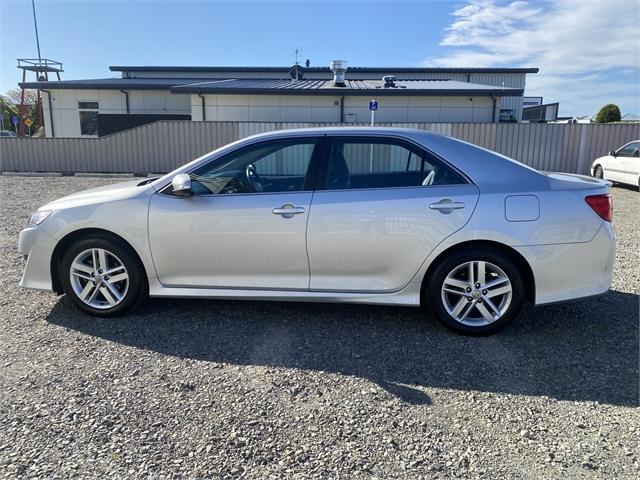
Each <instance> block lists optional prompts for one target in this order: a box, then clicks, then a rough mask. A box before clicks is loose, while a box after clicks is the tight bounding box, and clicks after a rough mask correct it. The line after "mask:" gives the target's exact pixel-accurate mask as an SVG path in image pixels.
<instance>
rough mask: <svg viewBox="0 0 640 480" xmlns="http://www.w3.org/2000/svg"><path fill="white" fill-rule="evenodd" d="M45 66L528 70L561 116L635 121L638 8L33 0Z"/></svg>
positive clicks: (13, 27)
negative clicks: (623, 115) (608, 108)
mask: <svg viewBox="0 0 640 480" xmlns="http://www.w3.org/2000/svg"><path fill="white" fill-rule="evenodd" d="M36 8H37V14H38V26H39V31H40V43H41V49H42V55H43V57H48V58H52V59H55V60H60V61H62V62H63V63H64V70H65V72H64V73H63V78H65V79H78V78H104V77H109V76H114V72H110V71H109V70H108V66H109V65H290V64H292V63H293V50H294V48H295V47H299V48H301V49H302V55H301V56H302V60H303V61H304V60H305V59H306V58H309V59H310V60H311V63H312V65H321V66H325V65H328V63H329V61H330V60H332V59H336V58H340V59H346V60H348V62H349V65H351V66H438V65H443V66H514V67H515V66H531V67H540V69H541V72H540V73H539V74H537V75H531V76H530V77H529V79H528V83H527V94H528V95H540V96H544V97H545V101H549V102H551V101H559V102H560V114H561V115H589V114H594V113H595V112H596V111H597V109H598V108H599V107H600V106H601V105H602V104H604V103H608V102H614V103H618V104H619V105H620V107H621V109H622V111H623V112H630V113H635V114H640V91H639V87H638V85H639V84H640V36H639V35H638V25H640V8H638V2H637V1H636V0H607V1H599V0H593V1H591V0H545V1H533V0H531V1H519V0H517V1H500V0H460V1H428V0H425V1H409V2H404V1H386V2H385V1H342V2H327V1H323V2H317V1H303V0H298V1H289V2H273V1H260V2H248V1H241V0H236V1H234V2H222V1H209V2H193V1H126V2H125V1H117V0H111V1H107V0H101V1H93V0H84V1H75V2H73V1H59V0H58V1H54V0H36ZM31 15H32V14H31V2H30V0H0V42H1V43H0V55H1V59H2V63H1V67H0V91H2V92H4V91H6V90H7V89H9V88H14V87H15V86H16V84H17V82H18V80H19V74H18V70H17V69H16V68H15V64H16V62H15V59H16V58H18V57H35V56H37V55H36V46H35V37H34V32H33V25H32V16H31Z"/></svg>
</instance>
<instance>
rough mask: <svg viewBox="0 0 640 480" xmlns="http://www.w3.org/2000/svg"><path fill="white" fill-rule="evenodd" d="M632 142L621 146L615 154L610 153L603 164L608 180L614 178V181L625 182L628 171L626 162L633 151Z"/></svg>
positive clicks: (605, 176)
mask: <svg viewBox="0 0 640 480" xmlns="http://www.w3.org/2000/svg"><path fill="white" fill-rule="evenodd" d="M632 145H633V144H632V143H628V144H627V145H624V146H623V147H620V148H619V149H618V150H617V151H616V152H615V155H608V156H607V160H606V162H605V163H604V165H603V168H604V174H605V175H604V178H606V179H607V180H612V181H614V182H625V181H626V177H627V175H626V172H625V162H626V159H627V156H630V155H631V153H632V150H633V149H632Z"/></svg>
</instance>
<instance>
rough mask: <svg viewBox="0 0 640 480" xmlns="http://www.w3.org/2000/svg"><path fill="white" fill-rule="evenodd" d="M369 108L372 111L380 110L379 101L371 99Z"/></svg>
mask: <svg viewBox="0 0 640 480" xmlns="http://www.w3.org/2000/svg"><path fill="white" fill-rule="evenodd" d="M369 110H371V111H372V112H375V111H376V110H378V102H376V101H375V100H371V101H370V102H369Z"/></svg>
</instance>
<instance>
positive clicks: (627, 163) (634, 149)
mask: <svg viewBox="0 0 640 480" xmlns="http://www.w3.org/2000/svg"><path fill="white" fill-rule="evenodd" d="M620 152H621V153H622V154H623V155H621V156H620V158H621V160H622V175H623V177H624V178H622V179H621V180H620V181H622V182H624V183H628V184H630V185H636V186H637V185H638V176H639V175H640V142H631V143H629V144H627V145H625V146H624V147H622V148H621V149H620Z"/></svg>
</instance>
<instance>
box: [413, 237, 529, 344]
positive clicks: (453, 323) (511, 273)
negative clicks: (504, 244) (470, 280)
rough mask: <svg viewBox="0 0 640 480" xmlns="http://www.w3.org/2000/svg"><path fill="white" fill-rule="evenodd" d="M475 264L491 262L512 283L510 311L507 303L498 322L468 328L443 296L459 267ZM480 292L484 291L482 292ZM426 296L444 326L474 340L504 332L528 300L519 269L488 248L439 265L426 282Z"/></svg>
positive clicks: (453, 256)
mask: <svg viewBox="0 0 640 480" xmlns="http://www.w3.org/2000/svg"><path fill="white" fill-rule="evenodd" d="M474 261H483V262H490V263H491V264H493V265H495V266H497V267H498V268H499V269H501V270H502V271H503V273H504V274H505V275H506V276H507V277H508V279H509V281H510V282H511V299H510V303H509V304H508V307H507V303H506V302H505V308H506V310H505V311H504V313H503V314H502V315H501V316H500V317H499V318H498V319H497V320H494V321H492V322H491V323H488V324H485V325H468V324H465V323H461V322H460V321H458V320H456V319H455V318H454V317H452V316H451V315H450V314H449V312H448V311H447V309H446V307H445V305H444V303H443V298H442V296H443V295H445V296H446V295H447V294H443V293H442V288H443V286H444V281H445V279H446V278H447V275H449V273H450V272H452V271H453V270H454V269H456V267H458V266H460V265H463V264H465V263H467V262H474ZM480 291H481V292H482V291H483V290H482V289H480ZM425 294H426V301H427V303H428V306H429V307H430V309H431V310H432V312H433V313H434V314H435V316H436V318H437V319H438V320H439V321H440V322H441V323H442V324H444V325H445V326H446V327H447V328H450V329H451V330H454V331H456V332H458V333H462V334H465V335H473V336H481V335H490V334H492V333H496V332H498V331H499V330H502V329H503V328H505V327H506V326H507V325H509V324H510V323H511V322H512V321H513V320H514V319H515V318H516V317H517V316H518V313H520V310H521V309H522V305H523V303H524V299H525V292H524V281H523V279H522V274H521V273H520V271H519V270H518V267H517V266H516V265H515V264H514V262H513V261H512V260H511V259H510V258H509V256H508V255H505V254H504V253H502V252H500V251H499V250H497V249H492V248H487V247H477V248H467V249H464V250H460V251H457V252H455V253H453V254H451V255H449V256H447V257H446V258H444V259H443V260H442V261H440V263H438V264H437V265H436V267H435V269H434V270H433V271H432V272H431V274H430V278H428V279H427V283H426V289H425ZM496 298H500V297H496ZM481 303H482V302H481ZM485 305H486V303H485ZM475 313H476V314H477V313H479V312H475Z"/></svg>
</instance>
